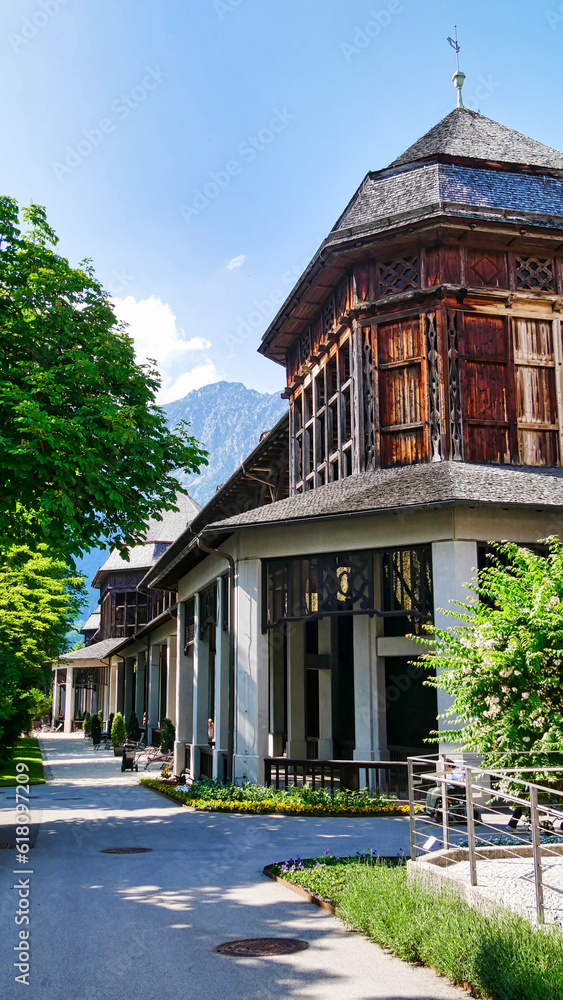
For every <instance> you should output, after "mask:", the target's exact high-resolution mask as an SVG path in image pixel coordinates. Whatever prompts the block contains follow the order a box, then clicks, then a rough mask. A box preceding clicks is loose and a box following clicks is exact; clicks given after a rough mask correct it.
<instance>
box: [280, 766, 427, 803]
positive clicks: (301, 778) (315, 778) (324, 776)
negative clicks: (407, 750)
mask: <svg viewBox="0 0 563 1000" xmlns="http://www.w3.org/2000/svg"><path fill="white" fill-rule="evenodd" d="M264 784H265V785H266V786H268V787H270V786H273V787H274V788H278V789H279V788H290V787H297V788H301V787H305V786H307V787H309V788H321V789H328V790H330V791H337V790H339V789H348V790H349V791H358V790H359V789H360V788H369V789H370V790H371V791H373V792H374V794H375V793H376V792H378V793H380V794H382V795H387V796H396V797H397V798H398V799H403V800H405V801H406V799H407V797H408V784H407V764H406V762H405V761H403V762H402V763H400V762H398V761H389V760H304V759H303V760H301V759H298V758H289V757H266V759H265V760H264Z"/></svg>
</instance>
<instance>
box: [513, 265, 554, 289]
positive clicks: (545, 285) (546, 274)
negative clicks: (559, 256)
mask: <svg viewBox="0 0 563 1000" xmlns="http://www.w3.org/2000/svg"><path fill="white" fill-rule="evenodd" d="M516 288H520V289H524V290H527V289H529V290H530V291H532V290H536V291H543V292H552V291H553V290H554V288H555V278H554V268H553V260H552V259H551V258H549V257H517V258H516Z"/></svg>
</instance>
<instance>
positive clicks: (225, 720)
mask: <svg viewBox="0 0 563 1000" xmlns="http://www.w3.org/2000/svg"><path fill="white" fill-rule="evenodd" d="M225 610H227V609H225ZM223 617H224V615H223V587H222V585H221V580H219V583H218V587H217V622H218V625H217V633H216V642H215V645H216V647H217V649H216V653H215V711H214V721H215V752H214V754H213V777H214V778H215V779H217V778H219V779H220V780H223V761H224V760H225V755H226V754H227V752H228V739H229V735H228V734H229V632H228V629H223V625H222V623H223Z"/></svg>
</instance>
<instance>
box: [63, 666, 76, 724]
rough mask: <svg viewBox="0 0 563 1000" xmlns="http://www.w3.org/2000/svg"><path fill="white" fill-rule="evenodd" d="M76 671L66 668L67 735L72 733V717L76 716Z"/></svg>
mask: <svg viewBox="0 0 563 1000" xmlns="http://www.w3.org/2000/svg"><path fill="white" fill-rule="evenodd" d="M73 676H74V669H73V668H72V667H67V668H66V690H65V725H64V731H65V733H71V732H72V716H73V715H74V684H73Z"/></svg>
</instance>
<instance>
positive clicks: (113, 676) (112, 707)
mask: <svg viewBox="0 0 563 1000" xmlns="http://www.w3.org/2000/svg"><path fill="white" fill-rule="evenodd" d="M112 712H113V714H114V715H115V713H116V712H117V667H116V665H115V664H114V663H112V664H111V666H110V668H109V714H110V715H111V713H112Z"/></svg>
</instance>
